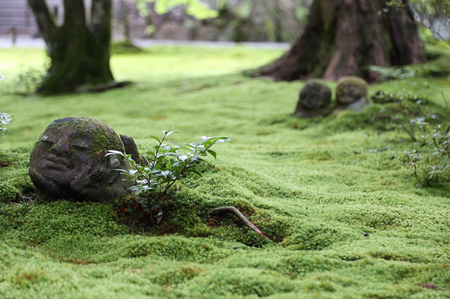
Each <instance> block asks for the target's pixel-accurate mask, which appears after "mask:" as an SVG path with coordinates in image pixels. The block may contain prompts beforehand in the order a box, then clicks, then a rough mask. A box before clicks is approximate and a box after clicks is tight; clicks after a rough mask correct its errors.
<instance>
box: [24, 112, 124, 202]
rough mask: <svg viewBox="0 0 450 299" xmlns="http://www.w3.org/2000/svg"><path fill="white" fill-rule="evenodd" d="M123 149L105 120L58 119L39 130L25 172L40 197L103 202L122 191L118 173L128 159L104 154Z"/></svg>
mask: <svg viewBox="0 0 450 299" xmlns="http://www.w3.org/2000/svg"><path fill="white" fill-rule="evenodd" d="M108 150H118V151H122V152H124V151H125V147H124V144H123V142H122V139H121V138H120V137H119V136H118V135H117V134H116V133H115V132H114V130H113V129H112V128H111V127H109V126H108V125H106V124H105V123H103V122H101V121H99V120H96V119H92V118H86V117H81V118H62V119H58V120H55V121H54V122H52V123H51V124H50V125H49V126H48V127H47V128H46V129H45V131H44V133H42V135H41V137H40V138H39V140H38V141H37V142H36V145H35V146H34V148H33V150H32V152H31V157H30V168H29V175H30V178H31V180H32V181H33V183H34V185H35V186H36V189H37V192H38V194H39V195H40V196H43V197H46V198H53V199H60V198H61V199H75V200H91V201H98V202H104V201H108V200H113V199H115V198H117V197H118V196H120V195H122V194H124V193H125V191H126V189H127V186H128V185H127V183H126V182H123V181H122V178H121V176H120V172H119V171H116V170H115V169H127V168H128V162H127V161H126V160H125V159H124V158H122V157H120V156H118V155H113V156H108V157H105V155H106V153H107V151H108Z"/></svg>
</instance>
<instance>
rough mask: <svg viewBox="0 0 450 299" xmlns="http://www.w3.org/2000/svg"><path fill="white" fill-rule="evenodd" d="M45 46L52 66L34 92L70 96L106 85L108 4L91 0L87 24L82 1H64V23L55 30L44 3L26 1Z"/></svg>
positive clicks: (108, 71) (110, 77) (108, 79)
mask: <svg viewBox="0 0 450 299" xmlns="http://www.w3.org/2000/svg"><path fill="white" fill-rule="evenodd" d="M28 3H29V5H30V7H31V9H32V10H33V13H34V15H35V17H36V20H37V23H38V26H39V30H40V32H41V35H42V37H43V38H44V40H45V43H46V45H47V52H48V55H49V56H50V59H51V65H50V68H49V70H48V74H47V76H46V77H45V78H44V81H43V83H42V85H41V86H40V87H39V88H38V90H37V92H39V93H43V94H56V93H66V92H73V91H76V90H77V89H79V88H80V87H83V86H95V85H102V84H109V83H111V82H113V81H114V78H113V75H112V73H111V69H110V65H109V58H110V49H109V48H110V41H111V6H112V5H111V0H93V1H92V8H91V18H90V21H89V22H87V20H86V11H85V6H84V1H83V0H64V10H65V12H64V23H63V24H62V25H61V26H58V25H57V24H56V23H55V21H54V19H53V16H52V14H51V13H50V11H49V9H48V6H47V4H46V2H45V0H28Z"/></svg>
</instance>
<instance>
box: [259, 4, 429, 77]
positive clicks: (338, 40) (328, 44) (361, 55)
mask: <svg viewBox="0 0 450 299" xmlns="http://www.w3.org/2000/svg"><path fill="white" fill-rule="evenodd" d="M388 2H389V1H387V0H315V1H314V2H313V4H312V7H311V12H310V16H309V20H308V24H307V26H306V28H305V30H304V33H303V34H302V35H301V36H300V38H299V39H298V40H297V42H296V43H294V45H293V46H292V48H291V49H290V50H289V51H288V52H287V53H285V54H284V55H283V56H282V57H281V58H279V59H278V60H276V61H274V62H272V63H271V64H269V65H267V66H264V67H262V68H261V69H259V70H258V72H257V73H258V75H261V76H269V77H272V78H274V79H276V80H283V81H292V80H297V79H301V78H308V77H323V78H325V79H331V80H337V79H339V78H340V77H342V76H347V75H359V76H363V77H365V78H366V79H369V80H373V79H374V76H375V75H374V74H371V73H370V72H368V71H367V70H366V69H365V67H366V66H368V65H378V66H389V65H405V64H409V63H417V62H421V61H422V51H423V45H422V42H421V41H420V39H419V36H418V30H417V26H416V23H415V21H414V17H413V13H412V11H411V9H410V7H409V4H408V1H407V0H399V1H398V2H399V4H398V5H395V6H390V5H388Z"/></svg>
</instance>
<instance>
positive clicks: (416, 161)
mask: <svg viewBox="0 0 450 299" xmlns="http://www.w3.org/2000/svg"><path fill="white" fill-rule="evenodd" d="M449 131H450V127H448V128H444V127H443V126H442V125H438V126H436V127H434V128H433V129H432V130H431V132H429V133H428V134H425V135H423V136H422V138H421V141H420V147H421V149H420V150H412V151H405V154H404V157H403V159H402V162H403V163H404V164H405V165H407V166H410V167H411V168H412V169H413V171H414V176H415V178H416V180H417V182H418V183H419V184H420V185H422V186H424V187H429V186H431V184H432V183H433V182H434V183H439V182H441V181H442V180H445V179H447V178H448V176H449V175H450V135H449Z"/></svg>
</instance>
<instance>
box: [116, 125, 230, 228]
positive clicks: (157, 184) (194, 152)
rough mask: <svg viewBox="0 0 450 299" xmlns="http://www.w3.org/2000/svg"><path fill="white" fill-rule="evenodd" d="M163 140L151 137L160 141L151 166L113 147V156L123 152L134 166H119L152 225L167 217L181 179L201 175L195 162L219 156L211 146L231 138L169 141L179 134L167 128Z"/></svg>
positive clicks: (152, 155) (136, 201) (153, 153)
mask: <svg viewBox="0 0 450 299" xmlns="http://www.w3.org/2000/svg"><path fill="white" fill-rule="evenodd" d="M163 133H164V135H163V137H162V138H161V139H160V138H158V137H156V136H151V137H152V138H153V139H155V140H156V141H157V142H158V144H157V145H155V146H154V150H153V151H150V152H148V155H149V156H148V160H149V161H150V162H149V163H148V165H140V164H138V163H137V162H136V161H134V160H133V159H132V157H131V155H127V154H124V153H122V152H120V151H115V150H109V151H108V154H107V156H109V155H120V156H123V157H125V158H126V159H127V160H128V161H129V163H130V165H131V169H119V171H121V172H122V173H123V175H124V176H125V177H126V178H125V180H128V181H130V182H131V183H132V186H131V187H130V191H132V192H133V193H134V198H133V199H132V200H133V201H135V203H137V204H138V206H139V207H140V209H141V210H142V211H143V212H145V213H147V214H148V215H149V217H150V223H151V224H159V223H160V222H161V219H162V216H163V207H164V202H165V201H166V200H168V199H169V198H170V195H169V192H170V191H171V190H172V189H174V188H173V187H174V185H175V183H176V182H177V181H179V180H180V179H182V178H184V177H185V176H186V175H187V174H189V173H194V174H197V175H201V173H200V172H198V171H197V170H196V169H195V168H194V165H195V164H198V163H199V162H201V161H202V158H203V157H205V156H207V155H211V156H213V157H214V158H216V156H217V154H216V152H214V151H213V150H211V148H212V147H213V146H214V145H215V144H216V143H223V142H225V141H229V140H231V139H230V138H228V137H205V136H202V137H201V141H199V142H193V143H188V144H182V145H172V144H168V143H166V140H167V138H168V137H169V136H170V135H172V134H174V133H176V132H174V131H171V130H168V131H163Z"/></svg>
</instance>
